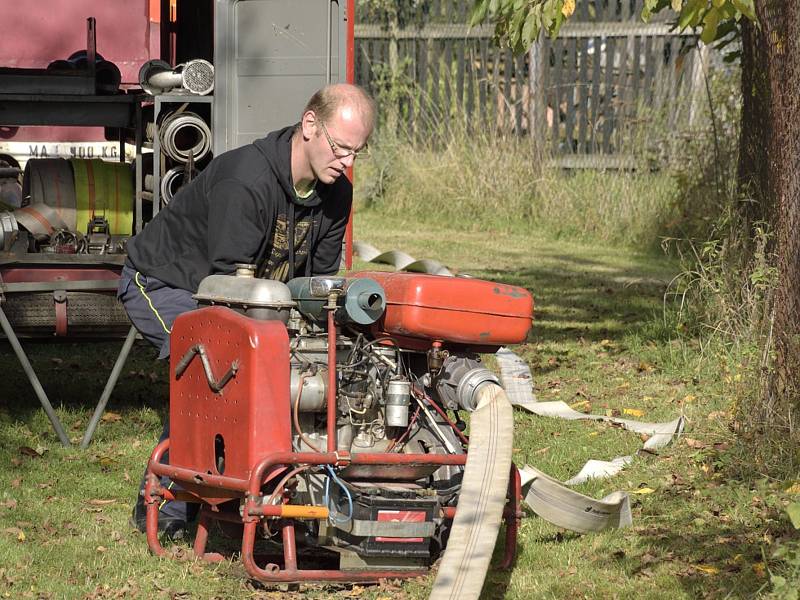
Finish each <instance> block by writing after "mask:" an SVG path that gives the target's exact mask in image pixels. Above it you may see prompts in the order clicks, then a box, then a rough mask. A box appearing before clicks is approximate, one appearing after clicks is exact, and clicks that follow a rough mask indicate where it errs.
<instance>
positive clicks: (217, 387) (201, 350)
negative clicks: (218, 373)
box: [175, 344, 239, 394]
mask: <svg viewBox="0 0 800 600" xmlns="http://www.w3.org/2000/svg"><path fill="white" fill-rule="evenodd" d="M198 354H199V355H200V361H201V362H202V363H203V371H205V373H206V379H207V380H208V386H209V387H210V388H211V389H212V390H213V391H214V392H215V393H217V394H221V393H222V388H224V387H225V385H226V384H227V383H228V382H229V381H230V380H231V379H233V377H234V375H236V372H237V371H238V370H239V361H238V360H234V361H233V362H232V363H231V368H230V369H228V372H227V373H225V375H223V376H222V379H220V380H219V381H217V380H216V378H215V377H214V373H213V371H212V370H211V363H210V362H209V360H208V354H206V349H205V347H203V345H202V344H195V345H194V346H192V347H191V348H189V350H188V352H186V354H185V355H184V356H183V358H182V359H181V360H180V361H179V362H178V365H177V366H176V367H175V379H180V378H181V375H183V372H184V371H186V368H187V367H188V366H189V363H191V362H192V359H193V358H194V357H195V356H196V355H198Z"/></svg>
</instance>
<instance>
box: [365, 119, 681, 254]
mask: <svg viewBox="0 0 800 600" xmlns="http://www.w3.org/2000/svg"><path fill="white" fill-rule="evenodd" d="M371 146H372V148H373V151H372V157H371V158H370V160H369V161H364V162H363V163H360V164H359V165H358V171H357V176H356V186H357V189H356V197H357V198H358V201H359V202H360V208H362V209H365V208H366V209H368V210H375V211H378V212H383V213H385V214H387V215H403V216H405V217H410V218H415V219H419V220H422V221H425V222H445V223H447V224H448V225H450V226H455V227H457V228H463V229H465V230H475V229H479V230H485V229H492V230H499V231H531V230H536V231H537V232H539V233H542V234H545V235H549V236H552V237H556V238H559V237H567V238H570V239H589V240H601V241H604V242H611V243H621V244H630V245H638V246H640V247H642V246H645V247H653V246H656V245H657V244H658V236H659V233H660V231H662V230H663V226H664V224H665V223H668V222H669V221H670V220H673V219H674V216H675V214H676V212H675V208H674V206H675V202H676V195H677V194H678V189H677V187H676V185H675V182H674V180H673V178H672V177H670V176H669V175H668V174H664V173H659V172H654V173H651V172H614V173H612V172H598V171H590V170H581V171H572V172H568V171H565V170H563V169H559V168H555V167H548V166H546V158H545V156H544V155H542V153H541V149H540V148H539V147H538V146H537V144H535V143H534V141H533V140H531V138H529V137H520V136H514V135H506V134H503V133H498V132H496V131H494V130H493V129H490V128H481V129H477V128H468V127H467V126H466V125H458V124H456V125H451V126H449V127H448V128H447V130H446V131H445V132H443V133H441V134H438V135H435V136H432V137H430V138H423V139H417V140H414V139H413V138H412V136H410V135H407V134H403V133H399V134H397V133H391V132H389V131H387V130H381V131H378V132H377V134H376V139H375V140H374V141H373V143H372V144H371Z"/></svg>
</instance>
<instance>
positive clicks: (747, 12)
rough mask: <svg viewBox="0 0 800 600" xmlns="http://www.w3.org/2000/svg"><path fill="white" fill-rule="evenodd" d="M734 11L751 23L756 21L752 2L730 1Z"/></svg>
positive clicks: (750, 0) (748, 0)
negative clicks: (734, 8)
mask: <svg viewBox="0 0 800 600" xmlns="http://www.w3.org/2000/svg"><path fill="white" fill-rule="evenodd" d="M732 2H733V5H734V6H735V7H736V9H737V10H738V11H739V12H740V13H742V14H743V15H744V16H745V17H747V18H748V19H750V20H751V21H755V20H756V9H755V6H753V0H732Z"/></svg>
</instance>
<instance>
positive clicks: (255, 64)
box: [213, 0, 353, 155]
mask: <svg viewBox="0 0 800 600" xmlns="http://www.w3.org/2000/svg"><path fill="white" fill-rule="evenodd" d="M349 1H353V0H341V2H332V1H330V0H217V1H216V6H215V11H216V16H215V21H214V23H215V24H214V29H215V31H214V57H215V58H214V68H215V79H216V81H215V91H214V118H213V121H214V123H213V124H214V127H213V131H214V138H213V143H214V154H215V155H219V154H221V153H222V152H225V151H226V150H231V149H233V148H238V147H239V146H243V145H245V144H248V143H250V142H252V141H253V140H255V139H258V138H260V137H264V136H265V135H266V134H267V133H268V132H270V131H273V130H275V129H279V128H281V127H285V126H287V125H291V124H293V123H296V122H297V121H298V120H299V119H300V115H301V112H302V109H303V106H305V103H306V101H307V100H308V99H309V98H310V97H311V95H312V94H313V93H314V92H315V91H316V90H317V89H319V88H321V87H322V86H324V85H325V84H327V83H338V82H343V81H345V80H346V68H345V67H346V66H345V61H346V54H347V52H346V47H347V44H346V36H347V23H346V16H347V2H349Z"/></svg>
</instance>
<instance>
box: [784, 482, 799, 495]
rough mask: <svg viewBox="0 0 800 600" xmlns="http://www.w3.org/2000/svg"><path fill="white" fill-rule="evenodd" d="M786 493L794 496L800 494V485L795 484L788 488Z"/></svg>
mask: <svg viewBox="0 0 800 600" xmlns="http://www.w3.org/2000/svg"><path fill="white" fill-rule="evenodd" d="M786 493H787V494H792V495H796V494H800V483H794V484H792V485H791V486H789V487H788V488H786Z"/></svg>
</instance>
